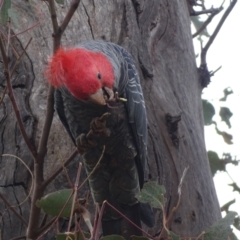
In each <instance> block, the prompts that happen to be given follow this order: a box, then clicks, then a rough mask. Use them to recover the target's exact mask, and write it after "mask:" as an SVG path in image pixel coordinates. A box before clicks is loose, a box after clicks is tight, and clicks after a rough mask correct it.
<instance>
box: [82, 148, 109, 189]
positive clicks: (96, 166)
mask: <svg viewBox="0 0 240 240" xmlns="http://www.w3.org/2000/svg"><path fill="white" fill-rule="evenodd" d="M104 152H105V145H103V150H102V154H101V156H100V158H99V160H98V162H97V163H96V165H95V167H94V168H93V170H92V171H91V172H90V174H88V176H87V178H86V179H85V180H84V181H83V182H82V184H81V185H80V187H79V188H78V189H80V188H81V187H82V186H83V185H84V184H85V183H86V182H87V181H88V179H89V178H90V177H91V176H92V174H93V173H94V172H95V171H96V169H97V168H98V166H99V164H100V162H101V160H102V158H103V155H104Z"/></svg>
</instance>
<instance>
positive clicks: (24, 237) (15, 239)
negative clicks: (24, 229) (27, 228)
mask: <svg viewBox="0 0 240 240" xmlns="http://www.w3.org/2000/svg"><path fill="white" fill-rule="evenodd" d="M20 239H24V240H26V239H27V237H26V235H25V236H20V237H14V238H11V239H10V240H20Z"/></svg>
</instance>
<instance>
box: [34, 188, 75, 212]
mask: <svg viewBox="0 0 240 240" xmlns="http://www.w3.org/2000/svg"><path fill="white" fill-rule="evenodd" d="M72 192H73V190H72V189H62V190H60V191H57V192H53V193H49V194H48V195H46V196H44V197H43V198H41V199H40V200H38V201H37V202H36V205H37V206H38V207H40V208H42V210H43V211H44V212H45V213H46V214H48V215H51V216H58V215H59V213H60V212H61V210H62V209H63V207H64V205H65V203H66V202H67V200H68V199H69V197H70V195H71V194H72ZM72 199H73V198H72V197H71V198H70V200H69V201H68V203H67V204H66V207H65V208H64V210H63V211H62V213H61V215H60V217H69V216H70V213H71V208H72Z"/></svg>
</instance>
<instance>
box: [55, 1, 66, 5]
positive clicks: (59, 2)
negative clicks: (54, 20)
mask: <svg viewBox="0 0 240 240" xmlns="http://www.w3.org/2000/svg"><path fill="white" fill-rule="evenodd" d="M55 1H56V3H58V4H62V5H63V4H64V0H55Z"/></svg>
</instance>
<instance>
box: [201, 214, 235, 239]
mask: <svg viewBox="0 0 240 240" xmlns="http://www.w3.org/2000/svg"><path fill="white" fill-rule="evenodd" d="M236 215H237V213H235V212H228V214H227V215H226V216H225V217H224V218H223V219H221V220H220V221H218V222H217V223H215V224H214V225H213V226H212V227H210V228H209V229H208V230H207V231H206V232H205V234H204V240H226V239H228V236H229V235H230V234H231V231H232V230H231V228H230V225H232V224H233V222H234V218H235V216H236Z"/></svg>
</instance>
